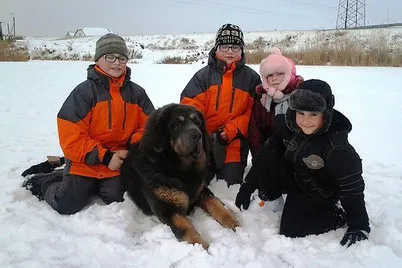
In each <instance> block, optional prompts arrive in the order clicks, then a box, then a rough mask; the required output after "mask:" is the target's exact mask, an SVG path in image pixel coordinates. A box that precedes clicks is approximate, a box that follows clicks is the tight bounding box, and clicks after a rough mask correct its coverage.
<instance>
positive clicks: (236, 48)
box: [219, 45, 242, 52]
mask: <svg viewBox="0 0 402 268" xmlns="http://www.w3.org/2000/svg"><path fill="white" fill-rule="evenodd" d="M229 48H231V49H232V51H233V52H238V51H240V50H241V48H242V47H241V46H239V45H231V46H229V45H220V46H219V50H220V51H222V52H228V51H229Z"/></svg>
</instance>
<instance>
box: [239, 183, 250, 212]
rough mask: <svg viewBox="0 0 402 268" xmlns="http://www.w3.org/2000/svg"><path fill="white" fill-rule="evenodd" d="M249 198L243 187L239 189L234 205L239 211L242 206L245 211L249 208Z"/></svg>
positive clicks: (248, 193)
mask: <svg viewBox="0 0 402 268" xmlns="http://www.w3.org/2000/svg"><path fill="white" fill-rule="evenodd" d="M250 198H251V193H250V192H249V191H247V190H246V189H245V188H244V187H240V190H239V192H238V193H237V196H236V201H235V204H236V206H237V207H238V208H239V209H240V210H241V206H243V209H245V210H247V209H248V207H249V206H250Z"/></svg>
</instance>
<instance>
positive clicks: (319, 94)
mask: <svg viewBox="0 0 402 268" xmlns="http://www.w3.org/2000/svg"><path fill="white" fill-rule="evenodd" d="M334 105H335V97H334V95H332V90H331V87H330V86H329V85H328V84H327V83H326V82H325V81H322V80H319V79H310V80H306V81H304V82H303V83H301V84H300V85H299V87H298V88H297V89H296V90H295V91H294V92H293V93H292V94H291V95H290V98H289V108H290V109H288V110H287V112H286V125H287V126H288V128H289V129H290V130H292V131H294V132H300V129H299V127H298V126H297V125H296V111H309V112H322V113H323V116H324V123H323V126H322V127H321V129H320V130H319V133H324V132H326V131H327V130H328V128H329V127H330V126H331V121H332V116H333V107H334Z"/></svg>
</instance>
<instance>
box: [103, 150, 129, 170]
mask: <svg viewBox="0 0 402 268" xmlns="http://www.w3.org/2000/svg"><path fill="white" fill-rule="evenodd" d="M127 156H128V151H127V150H119V151H117V152H115V153H114V154H113V156H112V159H110V162H109V165H108V166H107V167H108V168H109V169H110V170H119V169H120V167H121V165H122V164H123V160H124V159H126V158H127Z"/></svg>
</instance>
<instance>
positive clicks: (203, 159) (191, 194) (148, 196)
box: [121, 104, 239, 248]
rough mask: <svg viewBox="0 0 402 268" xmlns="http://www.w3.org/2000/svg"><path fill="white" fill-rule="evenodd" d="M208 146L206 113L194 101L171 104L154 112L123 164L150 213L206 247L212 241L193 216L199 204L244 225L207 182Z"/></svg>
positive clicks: (222, 219) (131, 188) (230, 224)
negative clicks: (203, 235) (194, 220)
mask: <svg viewBox="0 0 402 268" xmlns="http://www.w3.org/2000/svg"><path fill="white" fill-rule="evenodd" d="M208 146H209V143H208V133H207V131H206V127H205V122H204V119H203V116H202V114H201V113H200V112H199V111H197V110H196V109H195V108H193V107H191V106H187V105H181V104H168V105H165V106H163V107H162V108H160V109H157V110H155V111H154V112H153V113H152V114H151V116H150V117H149V119H148V121H147V124H146V127H145V132H144V135H143V138H142V139H141V140H140V142H139V144H137V145H135V146H132V147H131V148H130V155H129V157H128V158H127V159H126V160H125V162H124V164H123V166H122V169H121V176H122V179H123V181H124V183H125V186H126V187H127V192H128V195H129V196H130V198H131V199H132V200H133V201H134V202H135V203H136V204H137V206H138V207H139V208H140V209H141V210H142V211H143V212H144V213H145V214H147V215H156V216H157V217H158V218H159V220H160V221H161V222H163V223H165V224H168V225H169V226H170V227H171V229H172V231H173V233H174V234H175V236H176V237H177V238H178V239H179V240H184V241H187V242H188V243H192V244H196V243H199V244H201V245H202V246H203V247H204V248H208V243H207V242H206V241H205V240H204V239H202V238H201V236H200V234H199V233H198V232H197V231H196V230H195V228H194V226H193V225H192V223H191V222H190V220H189V219H188V218H187V215H188V213H189V212H191V210H192V208H193V207H194V206H199V207H201V208H202V209H203V210H205V211H206V212H208V213H209V214H210V215H211V216H212V217H213V218H214V219H216V220H217V221H218V222H219V223H220V224H221V225H222V226H224V227H227V228H230V229H232V230H233V231H235V228H236V227H237V226H239V224H238V221H237V220H236V219H235V217H233V215H232V213H231V212H230V211H229V210H228V209H226V208H225V206H224V204H223V203H222V202H221V201H220V200H219V199H218V198H217V197H215V196H214V195H213V193H212V192H211V191H210V190H209V189H208V188H207V186H206V185H205V183H204V175H205V172H206V170H207V165H208V161H209V159H208V155H209V153H208Z"/></svg>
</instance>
